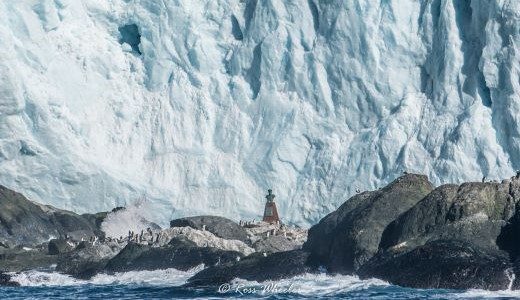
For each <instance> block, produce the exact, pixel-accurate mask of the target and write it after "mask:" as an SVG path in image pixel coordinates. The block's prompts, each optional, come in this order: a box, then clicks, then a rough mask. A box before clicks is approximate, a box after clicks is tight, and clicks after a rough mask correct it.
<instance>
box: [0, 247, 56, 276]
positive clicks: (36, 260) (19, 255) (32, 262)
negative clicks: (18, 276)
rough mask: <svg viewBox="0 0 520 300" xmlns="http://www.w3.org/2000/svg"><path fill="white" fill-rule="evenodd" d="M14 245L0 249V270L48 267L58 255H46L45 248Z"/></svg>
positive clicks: (12, 270) (18, 270)
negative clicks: (14, 246) (13, 246)
mask: <svg viewBox="0 0 520 300" xmlns="http://www.w3.org/2000/svg"><path fill="white" fill-rule="evenodd" d="M24 248H25V247H23V248H22V247H16V248H10V249H2V250H0V270H3V271H6V272H22V271H28V270H34V269H49V268H51V266H52V265H54V264H56V263H57V260H58V257H57V256H55V255H48V253H47V248H46V247H45V248H44V249H41V248H34V249H28V248H25V249H24Z"/></svg>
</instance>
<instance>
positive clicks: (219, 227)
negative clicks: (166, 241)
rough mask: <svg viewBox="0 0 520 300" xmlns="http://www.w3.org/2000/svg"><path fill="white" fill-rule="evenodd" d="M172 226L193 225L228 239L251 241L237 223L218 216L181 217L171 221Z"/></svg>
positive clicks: (195, 227)
mask: <svg viewBox="0 0 520 300" xmlns="http://www.w3.org/2000/svg"><path fill="white" fill-rule="evenodd" d="M170 227H191V228H194V229H198V230H203V229H205V230H207V231H209V232H211V233H213V234H214V235H216V236H218V237H221V238H223V239H226V240H239V241H242V242H244V243H249V240H248V237H247V232H246V230H245V229H244V228H242V226H240V225H238V224H237V223H235V222H233V221H231V220H229V219H226V218H223V217H217V216H196V217H188V218H180V219H175V220H172V221H170Z"/></svg>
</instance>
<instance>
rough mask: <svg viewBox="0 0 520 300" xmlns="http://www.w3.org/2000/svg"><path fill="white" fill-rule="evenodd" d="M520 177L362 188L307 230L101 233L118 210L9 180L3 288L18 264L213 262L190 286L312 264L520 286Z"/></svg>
mask: <svg viewBox="0 0 520 300" xmlns="http://www.w3.org/2000/svg"><path fill="white" fill-rule="evenodd" d="M519 200H520V179H518V178H517V177H513V178H510V179H507V180H504V181H502V182H501V183H497V182H485V183H475V182H472V183H464V184H461V185H454V184H448V185H442V186H440V187H437V188H435V187H434V186H433V185H432V184H431V183H430V182H429V181H428V178H427V177H426V176H423V175H417V174H405V175H403V176H401V177H399V178H397V179H396V180H394V181H393V182H391V183H390V184H388V185H387V186H386V187H384V188H381V189H379V190H376V191H367V192H362V193H359V194H357V195H355V196H353V197H352V198H351V199H348V200H347V201H345V203H343V204H342V205H341V206H340V207H339V208H338V209H337V210H335V211H334V212H332V213H330V214H329V215H327V216H325V217H324V218H323V219H322V220H321V221H320V222H319V223H318V224H316V225H314V226H312V228H310V229H309V231H308V232H307V230H304V229H300V228H295V227H290V226H285V225H279V224H267V223H263V222H257V223H253V224H251V223H242V222H240V223H239V224H237V223H236V222H234V221H232V220H229V219H226V218H222V217H217V216H197V217H188V218H181V219H176V220H172V221H171V222H170V228H166V229H161V228H160V227H159V226H157V225H155V224H153V223H151V222H149V223H148V224H149V225H148V226H149V227H148V228H146V229H143V230H142V231H141V232H140V233H136V232H133V231H130V232H129V234H128V236H124V237H123V236H120V237H112V236H110V235H109V234H107V233H106V232H104V231H103V230H102V224H103V221H104V220H105V218H106V217H107V216H111V215H112V216H113V215H114V214H118V213H121V210H123V211H124V209H117V210H114V211H112V212H104V213H98V214H93V215H92V214H86V215H77V214H74V213H72V212H67V211H62V210H58V209H55V208H52V207H48V206H42V205H39V204H36V203H34V202H31V201H29V200H27V199H26V198H25V197H23V195H21V194H18V193H16V192H13V191H10V190H9V189H7V188H5V187H0V271H2V272H3V273H0V285H7V286H15V285H16V283H15V282H12V281H11V280H10V277H9V275H8V274H9V272H20V271H26V270H33V269H38V270H49V271H58V272H61V273H64V274H68V275H71V276H74V277H76V278H81V279H88V278H91V277H92V276H94V275H96V274H99V273H108V274H111V273H115V272H126V271H137V270H139V271H140V270H158V269H166V268H175V269H179V270H188V269H192V268H194V267H197V266H199V265H201V264H203V265H204V266H206V268H205V269H203V270H202V271H200V272H198V273H197V274H195V275H194V276H193V277H192V278H190V279H189V280H188V282H187V283H186V286H189V287H195V286H218V285H220V284H223V283H228V282H230V281H231V280H233V279H235V278H241V279H246V280H255V281H259V282H262V281H266V280H277V279H282V278H289V277H293V276H295V275H299V274H304V273H313V272H327V273H331V274H349V275H350V274H355V275H358V276H359V277H360V278H378V279H382V280H385V281H388V282H390V283H392V284H396V285H400V286H405V287H413V288H449V289H469V288H479V289H486V290H505V289H518V288H520V280H519V279H518V278H520V276H516V274H519V273H520V258H519V254H520V243H519V242H518V236H519V235H518V234H519V233H520V213H519V212H518V207H519V204H518V203H519Z"/></svg>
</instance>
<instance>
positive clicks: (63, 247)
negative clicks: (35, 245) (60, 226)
mask: <svg viewBox="0 0 520 300" xmlns="http://www.w3.org/2000/svg"><path fill="white" fill-rule="evenodd" d="M47 249H48V253H49V255H58V254H63V253H67V252H70V251H72V250H73V249H74V244H72V243H71V242H70V241H67V240H65V239H53V240H50V241H49V244H48V246H47Z"/></svg>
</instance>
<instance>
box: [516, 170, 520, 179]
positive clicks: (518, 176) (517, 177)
mask: <svg viewBox="0 0 520 300" xmlns="http://www.w3.org/2000/svg"><path fill="white" fill-rule="evenodd" d="M516 179H520V170H516Z"/></svg>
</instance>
